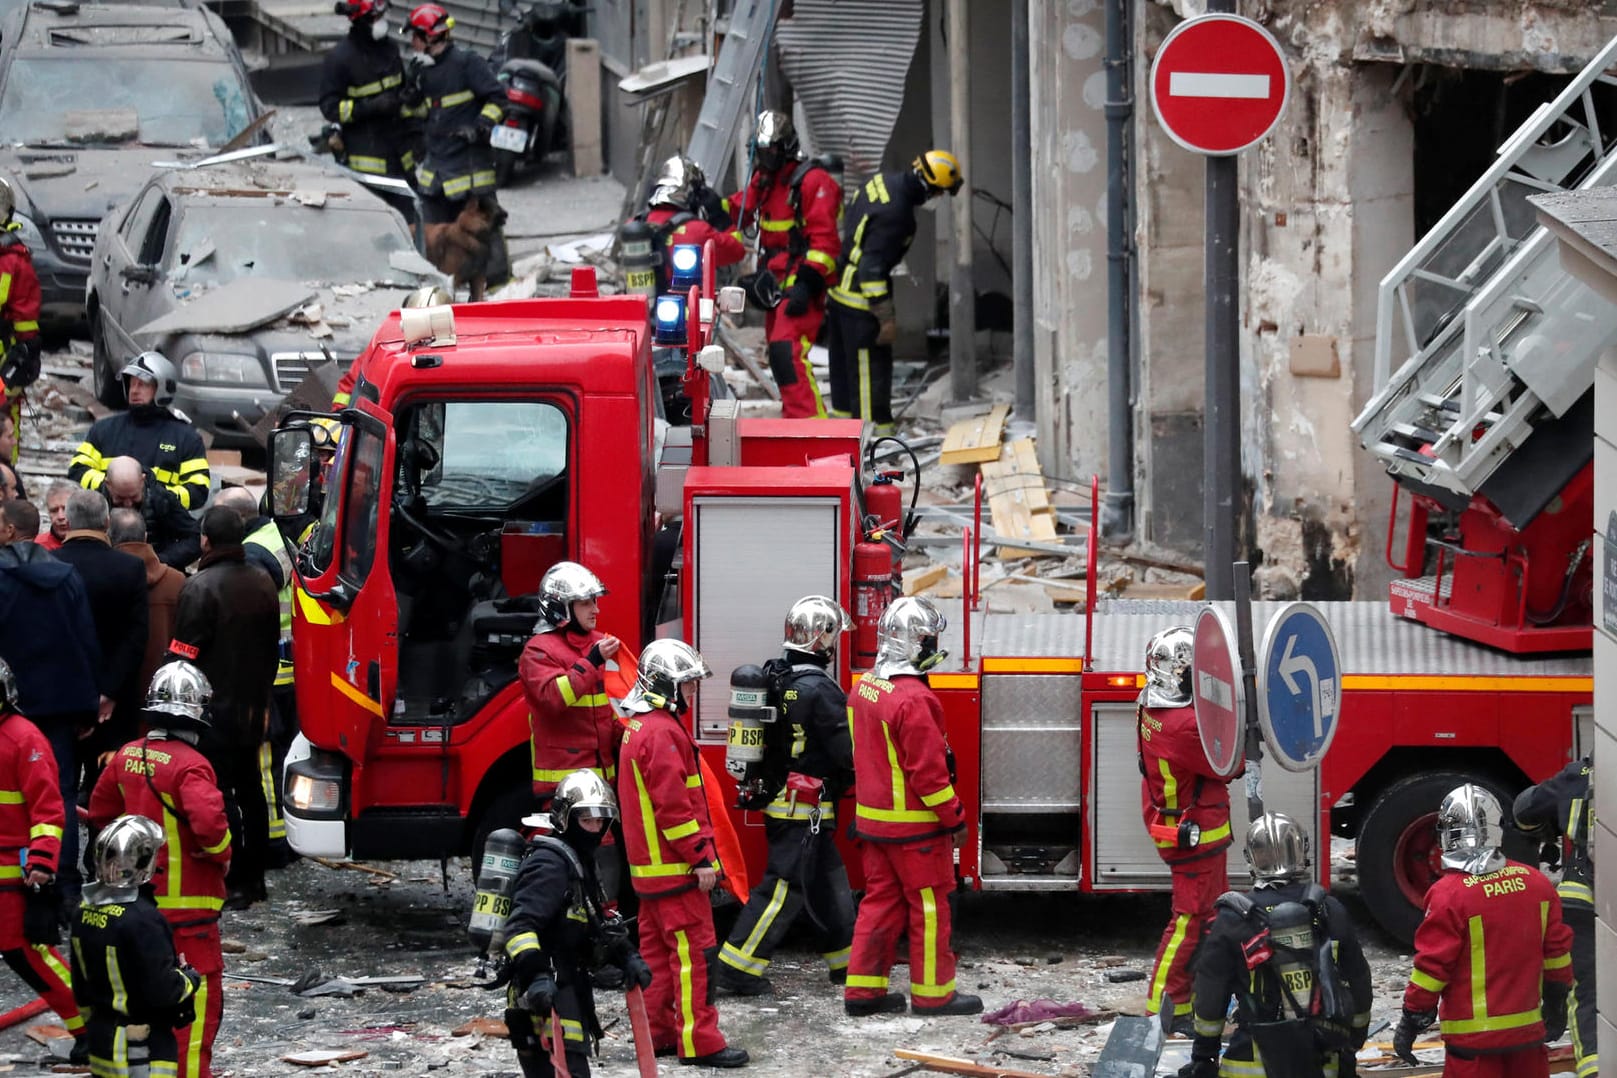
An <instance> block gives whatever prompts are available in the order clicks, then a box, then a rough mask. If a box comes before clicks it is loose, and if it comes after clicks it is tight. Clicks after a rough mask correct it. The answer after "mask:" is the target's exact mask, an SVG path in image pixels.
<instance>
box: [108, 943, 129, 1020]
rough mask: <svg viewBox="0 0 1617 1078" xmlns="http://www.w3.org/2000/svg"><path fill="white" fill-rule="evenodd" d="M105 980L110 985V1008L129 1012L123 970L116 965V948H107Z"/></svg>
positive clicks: (123, 1012)
mask: <svg viewBox="0 0 1617 1078" xmlns="http://www.w3.org/2000/svg"><path fill="white" fill-rule="evenodd" d="M107 981H108V983H109V984H110V985H111V987H112V1009H113V1010H115V1011H117V1012H118V1013H119V1014H122V1015H127V1014H128V1013H129V993H128V992H127V991H125V990H124V971H123V970H122V969H120V968H119V967H118V948H116V947H108V948H107Z"/></svg>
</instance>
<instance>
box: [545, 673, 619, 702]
mask: <svg viewBox="0 0 1617 1078" xmlns="http://www.w3.org/2000/svg"><path fill="white" fill-rule="evenodd" d="M556 685H557V687H558V688H559V689H560V690H561V699H562V702H563V703H564V704H566V705H567V706H568V707H606V706H607V705H608V704H610V703H611V702H612V701H611V700H610V699H609V698H608V697H607V695H606V693H604V692H598V693H588V694H586V695H584V696H579V695H578V694H577V693H576V692H574V691H573V683H572V682H571V681H570V680H568V678H567V675H566V674H561V675H559V676H558V677H557V678H556Z"/></svg>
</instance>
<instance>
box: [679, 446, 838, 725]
mask: <svg viewBox="0 0 1617 1078" xmlns="http://www.w3.org/2000/svg"><path fill="white" fill-rule="evenodd" d="M853 484H854V470H853V468H852V467H845V466H842V465H828V466H825V467H815V468H790V469H787V468H692V469H691V470H690V472H689V473H687V476H686V482H685V505H686V508H685V544H686V549H685V564H686V566H688V567H689V568H690V569H691V571H690V572H689V573H688V574H687V585H688V587H689V591H688V593H687V596H686V602H687V606H686V610H687V619H688V624H689V625H690V626H691V633H692V643H693V644H694V645H695V646H696V649H697V650H698V651H700V652H701V653H702V657H703V658H704V659H706V660H707V664H708V666H709V667H711V668H712V670H713V679H712V681H711V682H709V683H707V684H706V685H704V686H703V687H702V689H701V690H700V691H699V693H698V701H697V705H696V708H695V713H696V735H697V738H698V739H699V740H701V741H703V742H708V743H722V742H723V741H724V740H725V738H726V736H727V734H728V730H729V722H730V720H729V716H728V714H727V709H728V706H729V681H730V671H732V670H733V669H735V668H736V667H737V666H740V665H743V664H745V663H761V662H763V661H764V660H766V659H770V658H774V657H776V656H778V655H780V653H781V627H782V625H783V623H784V622H785V619H786V611H787V610H788V609H789V608H790V607H791V605H792V603H794V602H796V601H797V600H798V599H801V598H802V597H803V596H805V595H815V594H818V595H829V596H831V597H832V598H834V599H836V600H837V601H838V602H840V603H841V604H842V605H843V606H844V607H847V606H848V566H849V559H850V558H851V556H852V554H851V551H852V546H851V542H852V540H851V534H852V531H851V524H850V520H851V517H850V515H849V514H850V511H851V510H850V507H851V506H852V504H853ZM842 650H843V651H844V652H845V651H846V650H847V648H843V649H842ZM838 661H839V665H840V667H841V669H840V671H839V672H838V676H839V677H840V678H841V679H842V681H843V683H844V684H846V683H847V656H846V655H845V654H842V655H839V656H838Z"/></svg>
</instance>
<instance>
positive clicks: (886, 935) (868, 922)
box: [843, 835, 955, 1011]
mask: <svg viewBox="0 0 1617 1078" xmlns="http://www.w3.org/2000/svg"><path fill="white" fill-rule="evenodd" d="M862 856H863V861H864V866H865V897H864V901H862V902H860V903H859V916H858V919H857V920H856V921H855V922H854V926H853V953H852V954H851V955H850V956H849V958H848V984H847V987H846V989H844V991H843V998H844V999H880V998H881V997H882V996H884V995H886V994H887V973H888V971H889V970H891V969H892V968H893V958H894V954H895V952H896V949H897V947H898V937H899V936H900V935H902V934H903V933H904V930H905V928H906V927H908V929H909V940H910V1007H911V1009H912V1010H916V1011H924V1010H926V1009H927V1008H928V1007H941V1006H943V1005H944V1004H945V1003H948V1002H949V1001H950V1000H951V999H953V998H954V994H955V985H954V965H955V954H954V951H952V950H950V949H949V925H950V921H949V893H950V892H951V891H953V890H954V844H953V843H952V842H950V840H949V836H947V835H937V836H934V837H932V838H928V839H923V840H921V841H920V842H902V843H901V842H866V843H865V844H864V852H863V855H862Z"/></svg>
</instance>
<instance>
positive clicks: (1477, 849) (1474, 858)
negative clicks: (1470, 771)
mask: <svg viewBox="0 0 1617 1078" xmlns="http://www.w3.org/2000/svg"><path fill="white" fill-rule="evenodd" d="M1504 818H1505V812H1504V809H1503V808H1501V807H1500V805H1499V799H1498V798H1497V797H1495V796H1494V795H1493V794H1491V793H1489V792H1488V791H1487V790H1485V789H1484V788H1482V787H1481V786H1477V785H1475V784H1474V783H1470V782H1468V783H1466V784H1465V785H1464V786H1457V787H1455V788H1454V789H1452V790H1450V791H1449V794H1448V796H1447V797H1445V798H1443V804H1442V805H1440V806H1439V807H1438V810H1437V844H1438V846H1440V847H1441V848H1442V850H1443V867H1444V868H1453V869H1458V870H1459V871H1461V872H1465V873H1468V874H1470V875H1472V876H1481V875H1483V874H1485V873H1488V872H1494V871H1497V870H1498V869H1501V868H1503V867H1505V855H1504V853H1503V852H1502V851H1501V850H1500V848H1499V847H1500V845H1501V844H1502V843H1503V842H1504V840H1505V829H1504V826H1503V822H1504Z"/></svg>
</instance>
